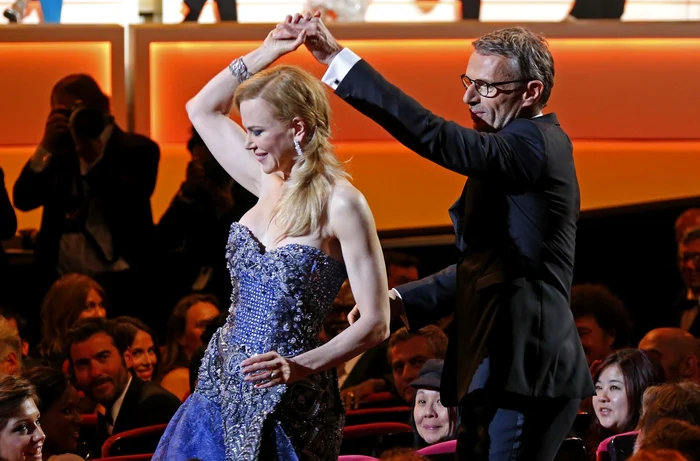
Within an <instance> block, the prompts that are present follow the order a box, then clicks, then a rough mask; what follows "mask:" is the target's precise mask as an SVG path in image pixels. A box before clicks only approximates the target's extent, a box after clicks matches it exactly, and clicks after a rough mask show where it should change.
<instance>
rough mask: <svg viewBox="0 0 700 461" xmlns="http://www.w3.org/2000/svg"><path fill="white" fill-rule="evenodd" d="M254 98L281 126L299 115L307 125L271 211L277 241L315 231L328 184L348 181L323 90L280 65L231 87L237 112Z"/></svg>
mask: <svg viewBox="0 0 700 461" xmlns="http://www.w3.org/2000/svg"><path fill="white" fill-rule="evenodd" d="M257 98H260V99H262V100H264V101H266V102H268V103H269V104H270V105H271V106H272V107H273V111H274V112H273V117H275V118H276V119H277V120H279V121H280V122H282V123H288V122H291V121H292V119H294V118H295V117H299V118H300V119H301V120H303V122H304V125H305V127H306V135H305V136H304V139H303V140H302V142H301V143H300V144H301V148H302V152H303V154H302V155H301V156H300V157H298V158H297V160H296V163H295V165H294V166H293V167H292V172H291V174H290V176H289V179H288V180H287V182H286V184H285V186H284V190H283V193H282V197H281V198H280V201H279V202H278V204H277V206H276V208H275V210H274V213H273V218H272V219H273V220H275V222H276V224H277V225H278V226H279V228H280V229H281V230H282V235H280V239H282V238H283V237H298V236H303V235H308V234H311V233H312V232H313V233H315V232H318V231H320V229H322V228H323V226H324V225H325V224H326V222H327V219H328V216H327V213H328V197H329V196H330V192H331V190H332V189H333V185H334V184H335V183H336V182H337V181H338V180H340V179H343V178H347V177H348V174H347V173H346V172H345V170H344V169H343V166H342V163H341V162H340V161H338V159H337V158H336V157H335V155H334V153H333V146H332V145H331V142H330V137H331V127H330V104H329V102H328V97H327V95H326V89H325V88H324V87H323V85H322V84H321V82H319V81H318V80H317V79H316V78H315V77H314V76H313V75H311V74H309V73H308V72H306V71H304V70H302V69H300V68H298V67H295V66H287V65H279V66H275V67H272V68H269V69H266V70H264V71H262V72H260V73H258V74H256V75H255V76H254V77H253V78H251V79H250V80H247V81H245V82H243V83H242V84H241V85H240V86H239V87H238V88H237V89H236V93H235V94H234V97H233V102H234V104H235V105H236V108H238V109H239V110H240V104H241V102H242V101H246V100H251V99H257Z"/></svg>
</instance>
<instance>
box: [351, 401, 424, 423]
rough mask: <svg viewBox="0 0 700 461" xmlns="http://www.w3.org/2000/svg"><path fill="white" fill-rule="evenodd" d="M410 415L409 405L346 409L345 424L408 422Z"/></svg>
mask: <svg viewBox="0 0 700 461" xmlns="http://www.w3.org/2000/svg"><path fill="white" fill-rule="evenodd" d="M410 417H411V407H406V406H402V407H389V408H364V409H361V410H348V412H347V413H346V414H345V426H356V425H358V424H371V423H385V422H396V423H408V421H409V419H410Z"/></svg>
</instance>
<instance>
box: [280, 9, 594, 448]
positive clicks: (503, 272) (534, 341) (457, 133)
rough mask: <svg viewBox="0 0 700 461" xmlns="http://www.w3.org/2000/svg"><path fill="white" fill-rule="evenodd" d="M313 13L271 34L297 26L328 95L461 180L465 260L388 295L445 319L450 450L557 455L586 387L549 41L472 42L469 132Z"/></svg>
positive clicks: (292, 33)
mask: <svg viewBox="0 0 700 461" xmlns="http://www.w3.org/2000/svg"><path fill="white" fill-rule="evenodd" d="M319 16H320V15H318V14H316V15H313V16H312V15H311V14H307V15H306V16H302V15H296V16H294V17H292V16H288V17H287V18H286V20H285V22H283V23H281V24H278V25H277V33H276V37H278V38H280V39H285V38H287V39H295V38H296V37H298V36H299V35H300V33H301V31H302V30H303V31H305V32H306V37H305V42H304V43H305V45H306V47H307V48H308V49H309V51H311V53H312V54H313V55H314V57H315V58H316V59H317V60H318V61H319V62H321V63H323V64H326V65H328V66H329V68H328V71H327V72H326V74H325V75H324V76H323V81H324V82H325V83H327V84H328V85H330V86H331V88H333V89H334V90H335V93H336V95H338V96H339V97H341V98H342V99H344V100H345V101H346V102H348V103H349V104H350V105H352V106H353V107H355V108H356V109H357V110H359V111H360V112H362V113H363V114H365V115H366V116H368V117H369V118H371V119H372V120H374V121H375V122H377V123H378V124H379V125H381V126H382V127H383V128H384V129H385V130H387V131H388V132H389V133H390V134H391V135H392V136H394V138H396V139H397V140H398V141H400V142H401V143H403V144H404V145H406V146H407V147H409V148H410V149H411V150H413V151H415V152H416V153H418V154H419V155H421V156H423V157H425V158H427V159H429V160H431V161H433V162H435V163H437V164H438V165H440V166H443V167H444V168H447V169H450V170H452V171H455V172H457V173H460V174H463V175H464V176H468V177H469V181H468V182H467V184H466V186H465V188H464V190H463V192H462V195H461V197H460V198H459V200H457V202H456V203H455V205H454V206H453V207H452V208H451V210H450V213H451V216H452V220H453V223H454V224H455V232H456V236H457V239H456V240H457V247H458V249H459V250H460V251H461V252H462V257H461V258H460V263H459V264H457V265H453V266H451V267H449V268H447V269H445V270H444V271H442V272H440V273H437V274H435V275H432V276H430V277H428V278H426V279H423V280H419V281H417V282H413V283H410V284H407V285H404V286H400V287H397V288H396V290H395V291H392V292H391V293H390V297H391V304H392V312H393V314H394V315H395V316H396V317H399V316H403V317H404V319H405V322H406V325H407V326H408V327H409V328H410V329H411V330H416V329H418V328H420V327H422V326H424V325H427V324H429V323H432V322H435V321H436V320H438V319H440V318H443V317H447V316H448V315H450V314H452V313H454V320H453V322H454V328H453V332H454V334H453V335H452V337H451V341H450V346H449V348H448V352H447V356H446V360H445V367H444V371H443V381H442V383H443V385H442V389H441V397H442V402H443V404H444V405H448V406H457V405H460V406H461V407H462V411H463V417H462V425H463V428H462V429H461V430H460V432H459V436H458V452H459V456H460V457H461V458H464V459H466V458H469V459H482V458H484V459H485V458H488V459H490V460H500V459H506V458H507V459H528V460H529V459H538V460H542V461H548V460H552V459H553V458H554V456H555V454H556V452H557V450H558V448H559V445H560V444H561V442H562V440H563V439H564V438H565V437H566V435H567V432H568V431H569V429H570V427H571V425H572V423H573V421H574V419H575V417H576V414H577V412H578V408H579V405H580V401H581V399H582V398H584V397H587V396H590V395H593V394H594V393H595V389H594V387H593V383H592V381H591V376H590V373H589V370H588V366H587V364H586V358H585V354H584V352H583V348H582V347H581V342H580V340H579V337H578V334H577V333H576V328H575V326H574V321H573V318H572V316H571V312H570V310H569V294H570V290H571V283H572V278H573V263H574V249H575V239H576V223H577V220H578V216H579V209H580V196H579V187H578V181H577V178H576V170H575V166H574V161H573V148H572V143H571V140H570V139H569V137H568V136H567V135H566V133H565V132H564V130H563V129H562V127H561V126H560V124H559V121H558V119H557V117H556V115H554V114H552V113H549V114H546V113H545V112H544V109H545V108H546V105H547V102H548V100H549V96H550V94H551V91H552V87H553V85H554V61H553V59H552V55H551V54H550V51H549V48H548V46H547V42H546V40H545V39H544V37H542V36H541V35H537V34H535V33H533V32H531V31H530V30H528V29H526V28H523V27H511V28H507V29H501V30H498V31H495V32H493V33H490V34H487V35H485V36H483V37H480V38H479V39H477V40H476V41H474V43H473V48H474V52H473V53H472V54H471V56H470V58H469V62H468V64H467V69H466V73H465V74H464V75H462V76H461V82H462V84H463V85H464V87H465V92H464V96H463V98H462V101H463V102H464V103H465V104H466V105H467V106H468V108H469V113H470V115H471V119H472V122H473V124H474V127H473V129H471V128H466V127H463V126H460V125H458V124H457V123H454V122H451V121H447V120H445V119H443V118H441V117H439V116H437V115H435V114H433V113H431V112H430V111H429V110H427V109H425V108H424V107H422V106H421V105H420V104H419V103H418V102H417V101H415V100H414V99H412V98H411V97H409V96H408V95H406V94H405V93H403V92H402V91H401V90H400V89H399V88H397V87H396V86H394V85H392V84H391V83H389V82H388V81H386V79H384V77H382V76H381V75H380V74H379V73H378V72H377V71H376V70H374V69H373V68H372V66H371V65H370V64H369V63H368V62H366V61H365V60H363V59H361V58H360V57H359V56H357V55H356V54H355V53H353V52H352V51H351V50H349V49H347V48H344V47H343V46H341V45H340V44H339V43H338V42H337V41H336V39H335V38H334V37H333V36H332V35H331V33H330V32H329V31H328V30H327V29H326V27H325V26H324V25H323V23H322V21H321V19H320V17H319ZM455 83H456V80H455ZM350 317H351V323H352V321H353V320H355V319H357V315H355V312H352V313H351V315H350ZM484 408H495V411H483V410H484ZM523 434H528V435H527V437H525V436H524V435H523ZM516 446H518V447H519V448H520V449H519V450H518V451H519V454H518V455H517V456H516V457H515V458H513V457H511V453H512V452H513V448H514V447H516ZM481 447H488V448H485V449H483V450H482V449H481Z"/></svg>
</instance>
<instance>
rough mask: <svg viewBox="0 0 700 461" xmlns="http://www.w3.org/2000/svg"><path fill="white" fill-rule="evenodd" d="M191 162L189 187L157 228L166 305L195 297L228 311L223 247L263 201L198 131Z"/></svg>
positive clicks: (228, 284)
mask: <svg viewBox="0 0 700 461" xmlns="http://www.w3.org/2000/svg"><path fill="white" fill-rule="evenodd" d="M187 150H188V151H189V153H190V161H189V163H188V164H187V170H186V172H185V181H184V182H183V183H182V184H181V185H180V189H179V190H178V191H177V193H176V194H175V196H174V197H173V199H172V201H171V202H170V206H169V207H168V208H167V209H166V210H165V212H164V213H163V216H162V217H161V218H160V221H159V222H158V226H157V228H156V229H157V235H158V240H159V243H160V244H161V245H162V246H163V250H164V252H165V254H166V259H165V261H164V264H163V265H162V266H163V270H164V282H165V286H164V290H163V295H164V296H167V298H166V299H163V300H162V302H163V303H164V304H165V305H168V306H172V305H175V303H176V302H177V301H178V300H179V299H181V298H182V297H184V296H186V295H187V294H189V293H192V292H196V293H206V294H212V295H214V296H216V297H217V299H218V301H219V304H220V305H228V303H230V299H229V298H230V296H231V276H230V274H229V272H228V269H227V268H226V257H225V255H224V252H223V251H222V242H226V239H227V238H228V233H229V230H230V228H231V223H232V222H233V221H238V220H239V219H240V218H241V216H243V215H244V214H245V213H246V211H248V210H249V209H250V208H252V207H253V205H255V203H256V202H257V200H258V199H257V197H256V196H255V195H253V194H251V193H250V192H248V191H247V190H246V189H245V188H243V187H242V186H241V185H240V184H238V183H236V182H235V181H234V180H233V179H232V178H231V176H230V175H229V174H228V173H227V172H226V170H224V169H223V167H222V166H221V165H219V162H217V161H216V159H215V158H214V156H213V155H212V154H211V152H210V151H209V149H208V148H207V146H206V145H205V144H204V141H203V140H202V138H201V136H200V135H199V133H197V131H195V130H194V128H193V129H192V135H191V136H190V139H189V140H188V141H187Z"/></svg>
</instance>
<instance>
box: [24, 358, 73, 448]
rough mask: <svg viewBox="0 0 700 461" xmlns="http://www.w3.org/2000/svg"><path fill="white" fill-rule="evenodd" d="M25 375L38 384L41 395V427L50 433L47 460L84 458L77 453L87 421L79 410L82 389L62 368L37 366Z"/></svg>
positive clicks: (45, 442) (47, 433) (47, 439)
mask: <svg viewBox="0 0 700 461" xmlns="http://www.w3.org/2000/svg"><path fill="white" fill-rule="evenodd" d="M24 377H25V378H26V379H27V380H28V381H29V382H30V383H32V384H33V385H34V387H35V388H36V393H37V395H38V397H39V412H40V413H41V428H42V429H43V431H44V434H46V440H45V441H44V446H43V447H42V459H43V461H49V460H50V461H83V458H81V457H80V456H78V455H74V454H72V453H71V452H74V451H75V450H76V448H77V447H78V435H79V431H80V426H81V424H82V423H83V420H82V418H81V417H80V413H79V412H78V401H79V399H78V391H76V390H75V388H74V387H73V386H72V385H71V384H70V382H69V381H68V378H66V375H65V374H63V372H62V371H60V370H57V369H55V368H49V367H36V368H33V369H31V370H29V371H27V372H26V373H25V375H24Z"/></svg>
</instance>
